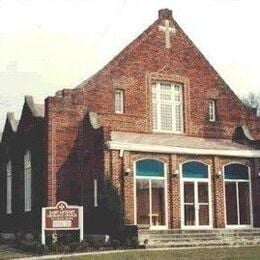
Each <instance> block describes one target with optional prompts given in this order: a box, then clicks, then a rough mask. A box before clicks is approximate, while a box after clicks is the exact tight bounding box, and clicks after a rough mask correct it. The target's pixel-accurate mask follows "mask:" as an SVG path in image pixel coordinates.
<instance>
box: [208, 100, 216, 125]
mask: <svg viewBox="0 0 260 260" xmlns="http://www.w3.org/2000/svg"><path fill="white" fill-rule="evenodd" d="M209 121H211V122H215V121H216V100H213V99H211V100H210V101H209Z"/></svg>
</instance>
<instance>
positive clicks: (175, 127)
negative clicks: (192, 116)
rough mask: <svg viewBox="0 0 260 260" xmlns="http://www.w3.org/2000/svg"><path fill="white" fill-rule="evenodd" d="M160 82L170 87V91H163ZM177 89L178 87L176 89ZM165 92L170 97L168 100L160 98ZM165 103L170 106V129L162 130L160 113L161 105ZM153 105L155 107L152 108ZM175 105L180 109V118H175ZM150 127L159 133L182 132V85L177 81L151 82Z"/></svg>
mask: <svg viewBox="0 0 260 260" xmlns="http://www.w3.org/2000/svg"><path fill="white" fill-rule="evenodd" d="M162 84H167V85H169V86H170V87H171V90H170V91H166V92H164V91H163V90H162V89H161V85H162ZM177 89H179V90H178V91H177ZM163 94H166V95H168V96H169V97H170V100H162V98H161V95H163ZM162 104H166V105H170V106H171V107H172V114H171V116H172V130H165V129H163V130H162V115H161V105H162ZM154 106H156V108H155V109H154ZM177 106H178V107H179V109H180V112H179V114H178V115H179V117H180V120H179V121H178V120H177V116H176V115H177V111H176V109H177ZM152 107H153V108H152V118H153V122H152V128H153V131H154V132H161V133H175V134H182V133H183V129H184V127H183V122H184V119H183V115H184V114H183V86H182V85H181V84H178V83H170V82H163V81H157V82H155V83H153V84H152Z"/></svg>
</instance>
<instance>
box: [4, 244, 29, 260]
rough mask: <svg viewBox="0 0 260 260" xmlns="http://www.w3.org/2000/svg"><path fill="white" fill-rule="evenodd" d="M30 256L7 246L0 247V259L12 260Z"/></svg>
mask: <svg viewBox="0 0 260 260" xmlns="http://www.w3.org/2000/svg"><path fill="white" fill-rule="evenodd" d="M26 256H32V254H31V255H30V254H28V253H24V252H21V251H19V250H16V249H14V248H12V247H10V246H7V245H0V259H13V258H18V257H26Z"/></svg>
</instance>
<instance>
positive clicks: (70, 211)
mask: <svg viewBox="0 0 260 260" xmlns="http://www.w3.org/2000/svg"><path fill="white" fill-rule="evenodd" d="M46 230H47V231H48V230H53V231H54V230H80V240H83V207H78V206H68V204H67V203H66V202H65V201H59V202H58V203H57V205H56V206H55V207H46V208H42V244H45V231H46Z"/></svg>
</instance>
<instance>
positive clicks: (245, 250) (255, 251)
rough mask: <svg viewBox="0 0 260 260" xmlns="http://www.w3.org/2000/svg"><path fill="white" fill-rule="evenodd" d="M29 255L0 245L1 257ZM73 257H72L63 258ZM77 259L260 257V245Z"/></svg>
mask: <svg viewBox="0 0 260 260" xmlns="http://www.w3.org/2000/svg"><path fill="white" fill-rule="evenodd" d="M26 256H27V257H29V256H30V254H28V253H23V252H21V251H18V250H15V249H13V248H12V247H10V246H8V247H7V246H6V245H0V259H13V258H19V257H26ZM31 256H32V254H31ZM63 259H64V260H65V259H72V257H69V258H68V257H67V258H65V257H64V258H63ZM73 259H75V260H104V259H105V260H135V259H141V260H155V259H156V260H157V259H159V260H172V259H187V260H188V259H197V260H201V259H205V260H206V259H207V260H208V259H241V260H242V259H243V260H244V259H255V260H258V259H260V247H241V248H215V249H209V248H208V249H185V250H175V249H173V250H156V251H151V250H133V251H130V252H119V253H108V254H101V255H88V256H81V257H74V258H73Z"/></svg>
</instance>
